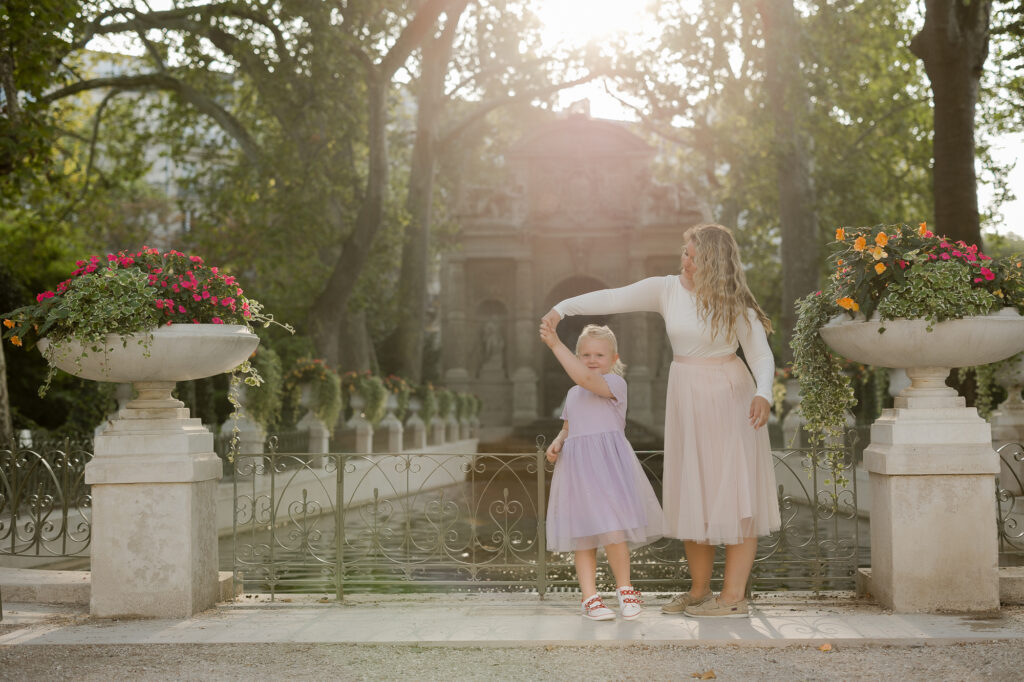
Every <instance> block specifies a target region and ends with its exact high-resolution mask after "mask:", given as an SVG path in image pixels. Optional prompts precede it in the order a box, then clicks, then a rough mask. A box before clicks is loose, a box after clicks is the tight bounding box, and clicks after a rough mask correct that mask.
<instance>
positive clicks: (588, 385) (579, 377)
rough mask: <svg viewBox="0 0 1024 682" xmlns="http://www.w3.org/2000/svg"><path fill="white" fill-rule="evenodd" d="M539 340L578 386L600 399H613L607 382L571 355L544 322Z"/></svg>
mask: <svg viewBox="0 0 1024 682" xmlns="http://www.w3.org/2000/svg"><path fill="white" fill-rule="evenodd" d="M540 338H541V340H542V341H543V342H544V343H546V344H547V346H548V348H550V349H551V352H552V353H554V354H555V358H557V360H558V362H559V363H560V364H561V365H562V367H563V368H564V369H565V373H566V374H568V375H569V378H570V379H572V380H573V381H574V382H576V384H577V385H578V386H582V387H583V388H585V389H587V390H588V391H590V392H591V393H595V394H597V395H599V396H601V397H602V398H614V397H615V394H614V393H612V390H611V389H610V388H608V382H607V381H605V380H604V377H603V376H601V375H600V374H598V373H597V372H593V371H591V370H589V369H587V367H586V366H585V365H584V364H583V363H582V362H581V361H580V359H579V358H578V357H576V354H575V353H573V352H572V351H571V350H569V348H568V347H567V346H566V345H565V344H564V343H562V340H561V339H559V338H558V333H557V332H555V329H554V327H552V326H551V324H550V323H549V322H547V321H546V320H545V321H544V322H541V325H540Z"/></svg>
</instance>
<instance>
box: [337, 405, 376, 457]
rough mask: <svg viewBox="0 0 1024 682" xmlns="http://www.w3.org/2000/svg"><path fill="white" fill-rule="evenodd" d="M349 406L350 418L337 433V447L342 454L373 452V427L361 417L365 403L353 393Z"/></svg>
mask: <svg viewBox="0 0 1024 682" xmlns="http://www.w3.org/2000/svg"><path fill="white" fill-rule="evenodd" d="M351 404H352V417H351V418H350V419H349V420H348V421H347V422H345V424H344V426H343V427H342V428H341V429H339V431H338V434H337V436H338V437H337V441H338V446H339V448H340V449H341V451H342V452H373V425H372V424H370V422H369V421H367V419H366V417H365V416H364V415H363V408H364V407H365V406H366V402H365V401H364V400H363V396H361V395H359V394H358V393H355V394H353V395H352V397H351Z"/></svg>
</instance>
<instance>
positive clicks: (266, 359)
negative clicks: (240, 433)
mask: <svg viewBox="0 0 1024 682" xmlns="http://www.w3.org/2000/svg"><path fill="white" fill-rule="evenodd" d="M249 362H250V364H251V365H252V366H253V368H255V369H256V371H258V372H259V373H260V377H261V378H262V379H263V383H262V385H261V386H260V390H259V391H249V392H248V393H247V394H246V396H245V411H246V412H248V413H249V416H250V417H252V418H253V419H254V420H255V421H256V422H258V423H259V424H261V425H262V426H263V428H265V429H266V430H267V431H273V430H274V428H275V427H276V426H277V423H278V421H279V420H280V418H281V403H282V388H283V385H284V378H283V377H282V370H281V356H279V355H278V354H277V353H275V352H274V351H273V350H272V349H270V348H257V349H256V352H255V353H253V356H252V358H250V360H249Z"/></svg>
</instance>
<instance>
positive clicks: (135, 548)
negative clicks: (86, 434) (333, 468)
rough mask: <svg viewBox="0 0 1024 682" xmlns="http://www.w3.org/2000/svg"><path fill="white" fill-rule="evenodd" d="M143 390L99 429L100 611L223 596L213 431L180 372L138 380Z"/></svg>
mask: <svg viewBox="0 0 1024 682" xmlns="http://www.w3.org/2000/svg"><path fill="white" fill-rule="evenodd" d="M135 388H136V390H137V392H138V398H137V399H135V400H132V401H130V402H129V403H128V404H127V405H126V406H125V409H123V410H121V412H120V414H119V418H118V419H117V421H115V422H113V423H112V424H111V425H110V426H109V427H108V428H107V429H105V430H104V431H103V433H101V434H99V435H97V436H96V439H95V455H94V457H93V459H92V461H90V462H89V464H87V465H86V469H85V480H86V483H88V484H89V485H91V486H92V552H91V554H92V597H91V613H92V615H93V616H98V617H101V618H102V617H146V618H187V617H189V616H191V615H192V614H194V613H196V612H198V611H202V610H204V609H207V608H209V607H210V606H212V605H213V604H214V603H215V602H216V601H217V597H218V591H219V590H218V576H217V528H216V513H215V512H216V490H217V482H218V480H219V479H220V477H221V470H222V467H221V461H220V458H219V457H217V455H216V454H214V452H213V435H212V434H211V433H210V432H209V431H207V430H206V428H205V427H203V425H202V424H201V423H200V421H199V419H193V418H191V417H190V416H189V412H188V410H187V409H186V408H185V407H184V404H183V403H182V402H181V401H179V400H174V399H173V398H171V397H170V392H171V390H172V389H173V388H174V382H138V383H136V384H135Z"/></svg>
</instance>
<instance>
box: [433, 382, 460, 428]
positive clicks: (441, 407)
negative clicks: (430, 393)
mask: <svg viewBox="0 0 1024 682" xmlns="http://www.w3.org/2000/svg"><path fill="white" fill-rule="evenodd" d="M434 392H435V394H436V395H437V416H438V417H440V418H441V421H448V417H450V416H452V413H453V411H454V408H455V393H454V392H453V391H450V390H449V389H447V388H438V389H435V390H434Z"/></svg>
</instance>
